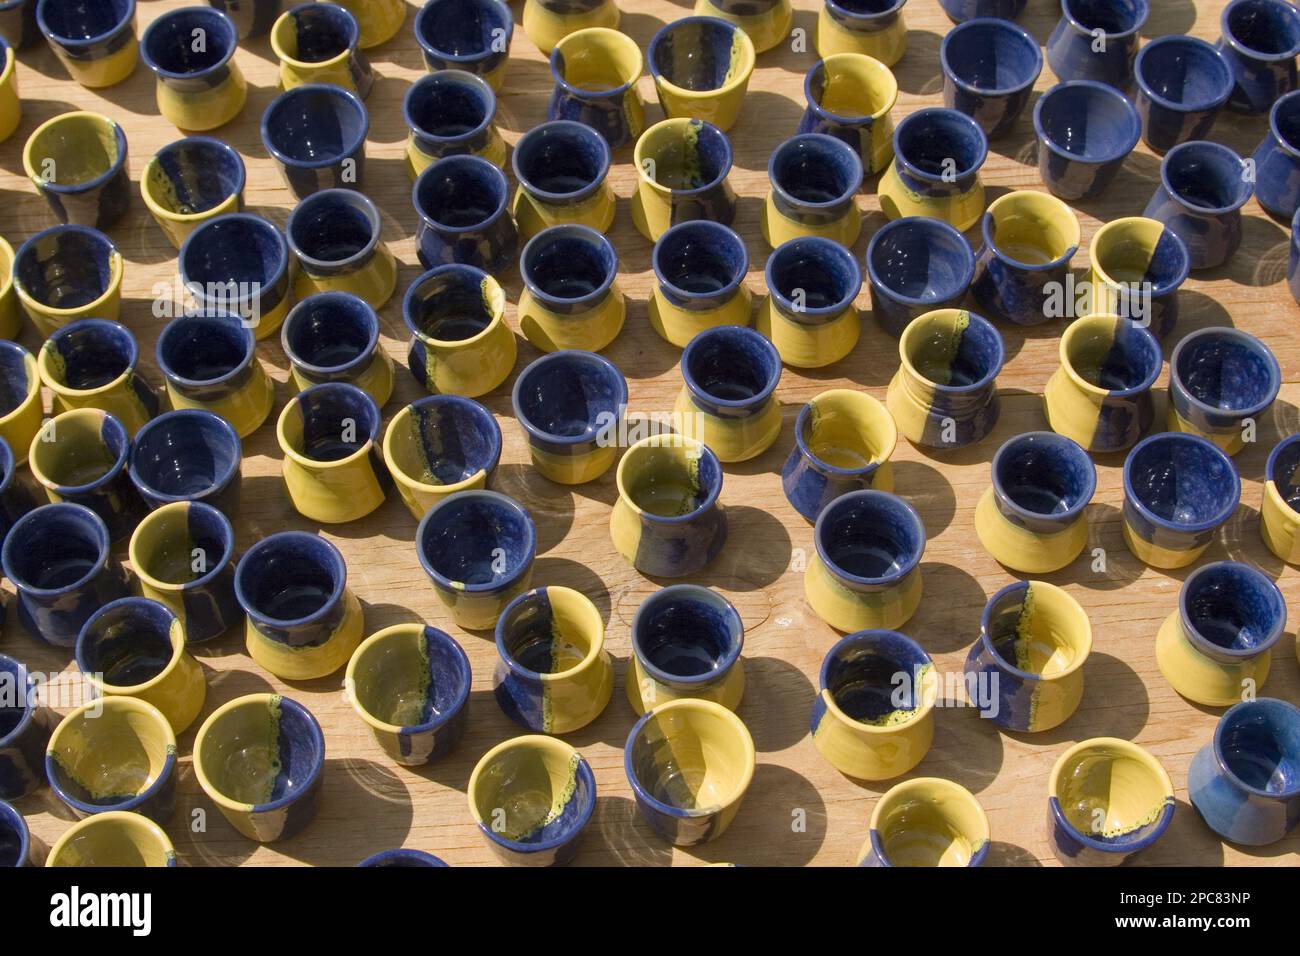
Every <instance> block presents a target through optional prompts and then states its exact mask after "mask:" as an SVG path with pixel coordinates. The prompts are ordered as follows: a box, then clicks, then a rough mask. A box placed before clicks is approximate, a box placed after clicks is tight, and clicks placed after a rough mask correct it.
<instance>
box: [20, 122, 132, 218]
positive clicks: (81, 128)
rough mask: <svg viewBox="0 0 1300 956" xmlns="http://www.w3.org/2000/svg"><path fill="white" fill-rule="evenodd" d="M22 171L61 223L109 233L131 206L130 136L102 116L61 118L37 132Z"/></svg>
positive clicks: (27, 147) (29, 142) (26, 150)
mask: <svg viewBox="0 0 1300 956" xmlns="http://www.w3.org/2000/svg"><path fill="white" fill-rule="evenodd" d="M23 171H24V172H26V174H27V178H28V179H30V180H31V181H32V184H33V185H34V186H35V187H36V193H37V195H39V196H40V197H41V198H42V199H44V200H45V203H46V205H48V206H49V208H50V212H51V213H53V214H54V218H55V219H57V220H59V222H62V223H72V224H73V225H79V226H90V227H93V228H95V229H108V228H109V227H111V226H113V225H114V224H115V223H116V222H118V220H120V219H121V218H122V216H123V215H125V214H126V211H127V208H128V207H129V206H130V204H131V182H130V179H129V178H128V174H127V142H126V133H125V132H123V130H122V126H121V125H120V124H119V123H118V122H117V121H115V120H113V119H110V118H109V117H107V116H103V115H101V114H99V113H92V112H88V111H85V110H79V111H75V112H70V113H60V114H59V115H58V116H55V117H53V118H52V119H48V120H46V121H45V122H44V123H42V124H41V125H40V126H38V127H36V129H35V130H34V131H33V132H32V134H31V136H29V137H28V138H27V143H26V144H25V145H24V146H23Z"/></svg>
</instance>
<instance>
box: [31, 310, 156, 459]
mask: <svg viewBox="0 0 1300 956" xmlns="http://www.w3.org/2000/svg"><path fill="white" fill-rule="evenodd" d="M138 358H139V349H138V348H137V346H136V344H135V336H133V335H132V334H131V333H130V332H129V331H128V330H127V328H126V326H124V325H119V324H118V323H117V322H108V321H106V320H104V319H80V320H78V321H76V322H72V323H69V324H68V325H65V326H63V328H61V329H58V330H56V331H55V333H54V334H53V335H51V336H50V337H49V338H48V339H46V340H45V344H44V345H42V346H41V351H40V353H39V354H38V355H37V357H36V365H37V369H38V370H39V372H40V376H41V381H42V382H43V383H44V384H45V385H46V386H47V387H48V388H49V389H50V391H51V392H53V393H54V409H55V411H56V412H58V411H70V410H72V409H75V408H98V409H102V410H103V411H106V412H111V413H112V414H113V415H114V416H115V417H116V418H117V419H118V420H119V421H120V422H121V423H122V424H123V425H124V426H125V427H126V430H127V432H128V433H129V434H130V435H135V433H136V432H138V431H139V430H140V428H141V427H142V426H143V425H144V424H145V422H147V421H149V419H151V418H153V417H154V416H155V415H157V414H158V395H157V394H156V393H155V392H154V390H153V388H152V386H150V385H149V383H148V382H146V381H145V380H144V378H143V376H141V375H140V374H139V372H137V371H136V362H137V360H138Z"/></svg>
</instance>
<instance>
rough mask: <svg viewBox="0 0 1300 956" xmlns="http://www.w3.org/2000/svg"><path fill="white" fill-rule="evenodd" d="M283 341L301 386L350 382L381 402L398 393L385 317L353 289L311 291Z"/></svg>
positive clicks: (288, 320) (286, 325) (296, 309)
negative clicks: (385, 340) (384, 335)
mask: <svg viewBox="0 0 1300 956" xmlns="http://www.w3.org/2000/svg"><path fill="white" fill-rule="evenodd" d="M318 195H319V194H318ZM352 195H360V193H352ZM280 343H281V346H282V347H283V348H284V354H285V356H286V357H287V358H288V359H289V364H290V371H291V374H292V376H293V383H294V384H295V385H296V386H297V387H298V389H299V390H303V389H308V388H311V387H312V386H313V385H321V384H324V383H326V382H344V383H347V384H349V385H355V386H356V387H357V388H359V389H361V390H362V391H363V392H365V393H366V394H367V395H369V396H370V397H371V398H373V399H374V400H375V404H376V405H378V406H379V407H380V408H383V407H384V404H385V403H386V402H387V401H388V399H389V398H390V397H391V396H392V394H393V360H392V359H391V358H389V357H388V353H387V352H386V351H384V348H383V346H382V345H380V344H379V317H378V316H377V315H376V314H375V310H374V308H373V307H372V306H371V305H370V303H368V302H366V301H365V300H364V299H362V298H359V297H358V296H355V295H353V294H352V293H351V292H318V293H316V294H315V295H309V296H307V297H306V298H305V299H303V300H302V301H301V302H299V303H298V304H297V305H295V306H294V307H293V309H292V310H291V311H290V312H289V315H288V317H287V318H286V319H285V320H284V326H283V327H282V328H281V330H280Z"/></svg>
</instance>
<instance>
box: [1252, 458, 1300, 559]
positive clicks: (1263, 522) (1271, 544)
mask: <svg viewBox="0 0 1300 956" xmlns="http://www.w3.org/2000/svg"><path fill="white" fill-rule="evenodd" d="M1259 531H1260V535H1261V536H1262V537H1263V539H1264V543H1265V544H1266V545H1268V549H1269V550H1270V551H1272V552H1273V553H1274V554H1276V555H1277V556H1278V557H1279V558H1281V559H1282V560H1283V561H1286V562H1287V563H1288V564H1300V435H1292V436H1290V437H1288V438H1284V439H1282V440H1281V441H1280V442H1278V443H1277V444H1276V445H1275V446H1274V447H1273V451H1272V452H1271V453H1270V454H1269V456H1268V464H1267V465H1266V466H1265V469H1264V500H1263V502H1262V503H1261V504H1260V508H1259Z"/></svg>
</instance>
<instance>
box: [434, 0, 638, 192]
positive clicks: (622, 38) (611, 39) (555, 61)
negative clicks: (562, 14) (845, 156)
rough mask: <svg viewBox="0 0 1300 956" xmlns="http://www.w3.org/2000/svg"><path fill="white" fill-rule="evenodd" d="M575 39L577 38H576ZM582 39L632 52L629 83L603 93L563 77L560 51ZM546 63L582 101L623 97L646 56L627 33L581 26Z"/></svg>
mask: <svg viewBox="0 0 1300 956" xmlns="http://www.w3.org/2000/svg"><path fill="white" fill-rule="evenodd" d="M489 2H494V3H500V0H489ZM502 5H503V6H504V4H502ZM426 9H427V6H426ZM506 19H507V20H509V19H510V15H509V10H507V11H506ZM575 37H576V38H577V39H575ZM581 40H586V41H588V42H595V41H596V40H602V41H604V42H605V43H606V44H608V43H617V44H619V45H620V46H622V47H623V49H624V51H625V52H627V51H631V52H634V53H635V54H636V62H637V69H636V76H634V77H633V78H632V79H631V80H628V81H625V82H623V83H620V84H618V85H617V86H611V87H610V88H609V89H605V90H585V89H583V88H582V87H580V86H574V85H573V84H572V83H570V82H569V81H568V80H566V79H565V78H564V71H563V70H561V69H559V63H560V61H561V60H562V59H563V58H564V52H563V50H562V49H561V48H562V47H563V46H564V45H565V44H566V43H570V44H573V43H578V42H580V41H581ZM548 61H549V63H550V67H551V76H552V77H553V78H554V79H555V85H556V87H558V88H559V89H561V90H563V91H565V92H566V93H569V94H572V95H574V96H578V97H580V98H581V99H584V100H608V99H614V98H616V97H619V96H622V95H623V94H624V93H626V92H627V91H628V90H630V89H632V88H633V87H635V86H636V82H637V80H639V79H640V78H641V74H642V73H644V72H645V55H644V54H643V53H642V52H641V47H640V46H639V45H638V44H637V42H636V41H635V40H633V39H632V38H631V37H629V36H628V35H627V34H626V33H623V32H622V31H621V30H614V29H611V28H610V27H584V28H582V29H581V30H574V31H573V32H572V33H570V34H568V35H567V36H565V37H564V38H563V39H561V40H560V41H559V42H558V43H556V44H555V46H554V48H553V49H552V50H551V55H550V57H548ZM647 132H648V131H647ZM641 135H642V136H644V135H645V133H642V134H641ZM637 166H638V167H639V166H640V163H638V164H637Z"/></svg>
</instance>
